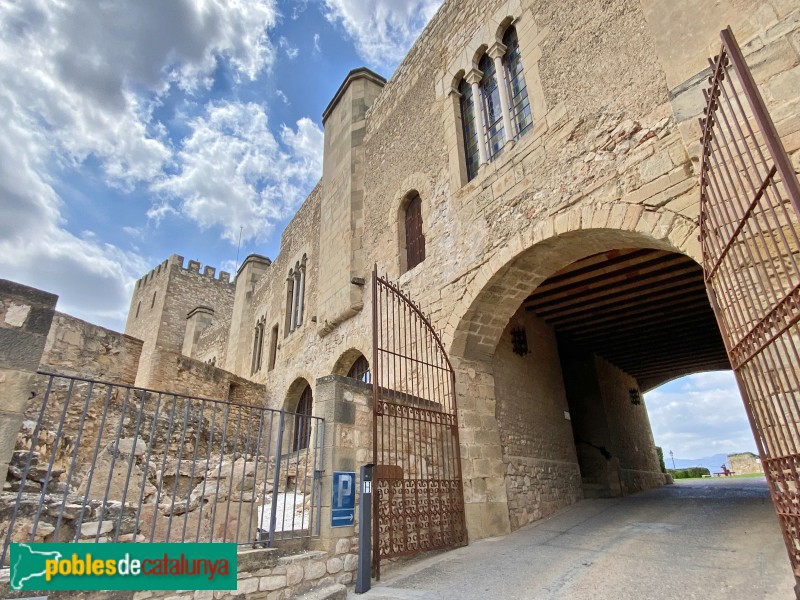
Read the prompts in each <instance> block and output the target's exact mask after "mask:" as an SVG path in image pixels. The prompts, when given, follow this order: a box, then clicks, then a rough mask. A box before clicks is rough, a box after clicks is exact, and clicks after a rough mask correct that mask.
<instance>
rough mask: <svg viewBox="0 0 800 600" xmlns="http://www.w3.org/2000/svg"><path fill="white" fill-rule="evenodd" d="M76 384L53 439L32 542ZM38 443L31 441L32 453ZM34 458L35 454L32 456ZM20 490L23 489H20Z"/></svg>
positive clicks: (70, 381) (65, 399) (72, 381)
mask: <svg viewBox="0 0 800 600" xmlns="http://www.w3.org/2000/svg"><path fill="white" fill-rule="evenodd" d="M74 383H75V380H74V379H70V380H69V387H68V389H67V396H66V398H64V409H63V410H62V411H61V418H60V419H59V422H58V429H57V431H56V436H55V438H54V439H53V446H52V448H51V449H50V460H49V461H48V462H47V472H46V473H45V476H44V481H42V492H41V495H40V497H39V506H37V507H36V515H35V516H34V518H33V527H32V528H31V538H30V539H31V541H33V540H35V539H36V529H37V528H38V527H39V519H40V518H41V516H42V508H43V507H44V498H45V496H46V495H47V485H48V484H49V483H50V475H51V473H52V472H53V463H54V462H55V460H56V453H57V451H58V445H59V444H60V443H61V438H62V434H63V431H64V421H65V420H66V416H67V409H68V408H69V404H70V402H71V401H72V389H73V385H74ZM37 442H38V438H37V439H35V440H31V452H33V450H34V444H36V443H37ZM31 456H33V454H31ZM20 489H22V488H21V487H20Z"/></svg>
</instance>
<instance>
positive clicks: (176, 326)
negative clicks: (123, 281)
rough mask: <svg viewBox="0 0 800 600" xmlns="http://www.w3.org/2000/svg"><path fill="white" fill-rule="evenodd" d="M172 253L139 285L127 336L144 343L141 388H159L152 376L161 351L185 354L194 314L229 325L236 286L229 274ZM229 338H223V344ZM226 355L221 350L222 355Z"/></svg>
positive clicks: (138, 378) (139, 379) (126, 328)
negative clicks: (204, 310)
mask: <svg viewBox="0 0 800 600" xmlns="http://www.w3.org/2000/svg"><path fill="white" fill-rule="evenodd" d="M183 263H184V259H183V257H182V256H178V255H177V254H173V255H172V256H170V257H169V259H167V260H166V261H164V262H163V263H161V264H160V265H159V266H158V267H156V268H155V269H153V270H152V271H151V272H150V273H148V274H147V275H145V276H144V277H142V278H141V279H139V280H138V281H137V282H136V287H135V289H134V293H133V297H132V299H131V308H130V312H129V313H128V322H127V324H126V326H125V333H126V334H128V335H130V336H132V337H135V338H137V339H140V340H142V341H143V342H144V343H143V346H142V355H141V359H140V361H139V365H140V366H139V372H138V374H137V379H136V385H139V386H142V387H154V386H155V385H156V383H157V382H156V381H155V380H151V373H152V371H153V370H154V369H155V368H157V367H156V366H155V365H156V362H155V361H156V358H155V356H154V354H155V353H156V352H157V351H169V352H181V350H182V348H183V343H184V338H185V334H186V325H187V318H188V316H189V313H190V312H191V311H192V310H194V309H195V308H197V307H198V306H204V307H208V308H210V309H211V310H212V311H213V314H214V321H215V322H222V323H226V324H227V323H230V321H231V314H232V311H233V301H234V286H233V284H232V283H231V282H230V275H229V274H228V273H225V272H224V271H223V272H220V274H219V277H218V278H216V277H215V273H216V270H215V269H214V268H213V267H208V266H207V267H205V268H204V269H203V271H202V273H201V272H200V268H201V265H200V263H198V262H197V261H194V260H190V261H189V262H188V264H187V266H186V267H184V266H183ZM224 339H225V336H224V335H221V336H220V337H219V340H220V342H221V341H222V340H224ZM221 353H222V351H221V350H220V354H221Z"/></svg>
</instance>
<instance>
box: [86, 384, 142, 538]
mask: <svg viewBox="0 0 800 600" xmlns="http://www.w3.org/2000/svg"><path fill="white" fill-rule="evenodd" d="M133 398H134V400H136V390H134V392H133ZM143 412H144V390H142V401H141V402H140V403H139V411H138V412H137V414H136V427H135V428H134V432H133V445H132V446H131V454H130V456H129V457H128V472H127V473H126V474H125V485H124V486H123V489H122V500H121V502H120V507H119V515H117V523H116V525H115V526H114V542H117V540H119V530H120V528H121V527H122V515H123V514H124V513H125V501H126V500H127V498H128V485H129V484H130V481H131V473H132V472H133V464H134V463H135V462H136V444H138V443H139V428H140V427H141V424H142V413H143ZM116 451H117V452H119V440H117V445H116ZM110 476H111V475H110V474H109V477H110ZM142 476H143V478H145V479H146V478H147V476H146V475H145V474H143V475H142ZM87 492H88V490H87Z"/></svg>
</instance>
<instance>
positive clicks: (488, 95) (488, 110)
mask: <svg viewBox="0 0 800 600" xmlns="http://www.w3.org/2000/svg"><path fill="white" fill-rule="evenodd" d="M478 69H480V70H481V72H482V73H483V77H481V82H480V89H481V100H482V108H483V131H484V136H485V139H486V148H488V150H489V152H488V158H489V160H492V158H494V157H495V156H496V155H497V153H498V152H500V150H501V149H502V148H503V145H504V144H505V139H506V138H505V131H504V130H503V110H502V108H501V106H500V88H499V87H498V85H497V77H495V72H494V61H492V59H491V58H489V55H488V54H484V55H483V57H481V60H480V62H479V63H478Z"/></svg>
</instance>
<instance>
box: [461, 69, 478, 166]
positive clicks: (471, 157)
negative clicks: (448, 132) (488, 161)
mask: <svg viewBox="0 0 800 600" xmlns="http://www.w3.org/2000/svg"><path fill="white" fill-rule="evenodd" d="M458 93H459V95H460V96H461V98H460V100H459V102H460V103H461V129H462V131H463V133H464V154H465V156H466V159H467V180H471V179H472V178H473V177H475V175H477V174H478V167H480V166H481V162H480V154H479V153H478V129H477V127H475V111H474V110H473V107H472V86H470V85H469V84H468V83H467V80H466V79H462V80H461V83H460V84H459V85H458Z"/></svg>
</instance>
